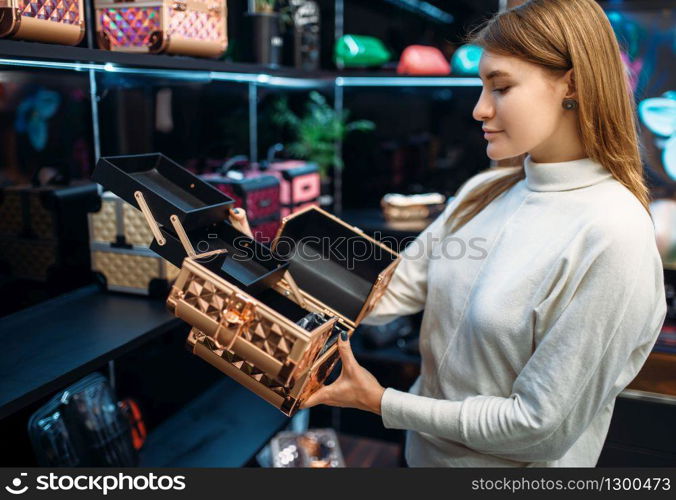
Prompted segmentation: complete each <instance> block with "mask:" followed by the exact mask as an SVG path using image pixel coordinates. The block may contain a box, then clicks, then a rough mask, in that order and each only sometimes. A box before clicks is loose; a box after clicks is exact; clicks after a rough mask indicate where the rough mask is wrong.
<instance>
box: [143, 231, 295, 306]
mask: <svg viewBox="0 0 676 500" xmlns="http://www.w3.org/2000/svg"><path fill="white" fill-rule="evenodd" d="M161 231H162V235H163V236H164V238H165V240H166V243H165V244H164V245H162V246H160V245H159V244H158V243H157V240H153V242H152V243H151V245H150V249H151V250H152V251H153V252H155V253H157V254H158V255H160V256H162V257H163V258H165V259H166V260H168V261H169V262H171V263H172V264H174V265H175V266H176V267H181V265H182V263H183V259H184V258H185V256H186V253H185V250H184V249H183V245H182V244H181V241H180V240H179V238H178V237H177V236H176V234H175V233H174V232H173V231H172V230H169V229H164V228H163V229H161ZM187 234H188V239H189V240H190V242H191V243H192V246H193V249H194V250H195V252H196V253H198V254H201V253H206V252H210V251H213V250H221V249H226V250H227V251H228V252H227V253H225V254H221V255H218V256H212V257H208V258H206V259H200V260H198V262H199V263H200V264H202V265H203V266H204V267H206V268H207V269H209V270H210V271H212V272H214V273H216V274H217V275H219V276H222V277H223V278H224V279H225V280H226V281H228V282H230V283H233V284H234V285H235V286H237V287H238V288H241V289H242V290H244V291H245V292H247V293H249V294H251V295H255V294H257V293H259V292H261V291H263V290H265V289H268V288H270V287H272V286H273V285H274V284H275V283H277V282H278V281H279V280H280V279H281V278H282V275H283V274H284V271H286V269H287V267H288V266H289V263H288V262H287V261H285V260H283V259H280V258H278V257H277V256H276V255H275V254H274V253H273V252H272V250H270V248H269V247H267V246H266V245H263V244H262V243H260V242H258V241H256V240H254V239H252V238H249V237H248V236H246V235H244V234H243V233H241V232H240V231H239V230H237V229H236V228H234V227H233V226H232V225H230V224H229V223H227V222H219V223H215V224H211V225H209V226H207V227H205V228H198V229H193V230H191V231H188V232H187Z"/></svg>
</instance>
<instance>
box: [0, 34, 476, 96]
mask: <svg viewBox="0 0 676 500" xmlns="http://www.w3.org/2000/svg"><path fill="white" fill-rule="evenodd" d="M2 66H13V67H19V68H42V69H57V70H71V71H95V72H109V73H119V74H128V75H141V76H147V77H156V78H166V79H175V80H187V81H195V82H204V83H209V82H213V81H222V82H237V83H253V84H255V85H257V86H261V87H272V88H288V89H293V88H298V89H303V88H305V89H310V88H323V87H332V86H338V87H480V86H481V80H480V79H478V78H471V77H450V76H449V77H434V76H399V75H395V74H391V75H390V74H382V73H376V74H368V73H363V72H362V73H357V72H355V73H354V74H352V75H351V74H345V72H330V71H318V72H310V73H308V72H304V71H299V70H296V69H294V68H276V69H273V68H266V67H262V66H257V65H253V64H240V63H227V62H223V61H216V60H209V59H198V58H191V57H175V56H166V55H149V54H125V53H119V52H108V51H103V50H99V49H87V48H81V47H65V46H59V45H50V44H42V43H35V42H18V41H14V40H0V67H2Z"/></svg>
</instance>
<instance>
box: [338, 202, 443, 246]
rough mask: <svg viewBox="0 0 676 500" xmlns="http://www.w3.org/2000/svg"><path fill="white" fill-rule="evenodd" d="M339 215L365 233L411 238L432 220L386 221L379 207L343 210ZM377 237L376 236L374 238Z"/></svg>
mask: <svg viewBox="0 0 676 500" xmlns="http://www.w3.org/2000/svg"><path fill="white" fill-rule="evenodd" d="M340 217H341V218H342V219H343V220H345V222H348V223H349V224H352V225H353V226H357V227H358V228H359V229H361V230H362V231H364V232H365V233H367V234H370V235H375V236H394V237H396V238H407V239H412V238H414V237H416V236H417V235H419V234H420V233H421V232H422V231H423V230H424V229H425V228H426V227H427V226H428V225H429V224H430V223H431V222H432V221H431V220H429V221H427V220H424V221H416V222H401V223H397V222H388V221H387V220H385V217H384V216H383V212H382V210H380V209H379V208H366V209H354V210H343V211H342V212H341V214H340ZM376 239H378V238H376Z"/></svg>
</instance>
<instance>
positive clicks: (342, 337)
mask: <svg viewBox="0 0 676 500" xmlns="http://www.w3.org/2000/svg"><path fill="white" fill-rule="evenodd" d="M340 340H342V341H343V342H347V332H346V331H342V332H340Z"/></svg>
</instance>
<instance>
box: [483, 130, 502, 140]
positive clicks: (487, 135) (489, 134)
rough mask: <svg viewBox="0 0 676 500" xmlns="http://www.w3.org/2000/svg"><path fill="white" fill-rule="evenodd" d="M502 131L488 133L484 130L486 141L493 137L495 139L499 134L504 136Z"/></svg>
mask: <svg viewBox="0 0 676 500" xmlns="http://www.w3.org/2000/svg"><path fill="white" fill-rule="evenodd" d="M502 132H503V131H502V130H495V131H488V130H484V139H490V138H492V137H495V136H496V135H498V134H502Z"/></svg>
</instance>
